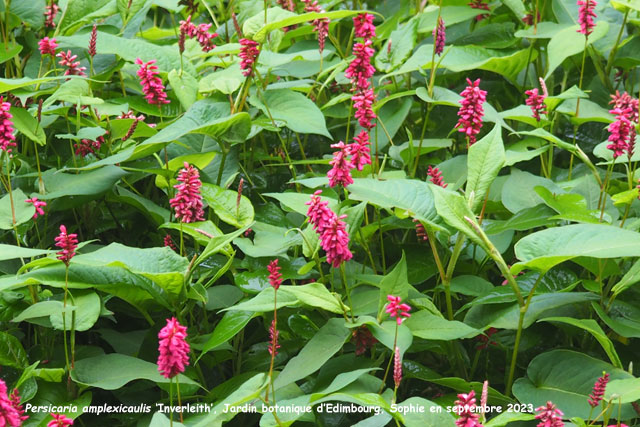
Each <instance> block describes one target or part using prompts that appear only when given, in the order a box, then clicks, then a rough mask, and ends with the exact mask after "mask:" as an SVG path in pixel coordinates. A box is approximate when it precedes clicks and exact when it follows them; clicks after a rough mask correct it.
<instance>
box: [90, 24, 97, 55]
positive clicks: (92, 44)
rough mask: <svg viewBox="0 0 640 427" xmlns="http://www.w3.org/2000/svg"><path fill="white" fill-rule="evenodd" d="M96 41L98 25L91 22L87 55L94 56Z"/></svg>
mask: <svg viewBox="0 0 640 427" xmlns="http://www.w3.org/2000/svg"><path fill="white" fill-rule="evenodd" d="M97 41H98V26H97V25H96V24H93V28H92V29H91V37H89V56H90V57H92V58H93V57H94V56H96V53H97V51H96V42H97Z"/></svg>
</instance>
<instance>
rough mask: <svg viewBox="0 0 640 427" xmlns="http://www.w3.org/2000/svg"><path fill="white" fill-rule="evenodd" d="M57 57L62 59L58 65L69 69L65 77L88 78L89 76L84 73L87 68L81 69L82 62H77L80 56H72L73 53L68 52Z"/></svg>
mask: <svg viewBox="0 0 640 427" xmlns="http://www.w3.org/2000/svg"><path fill="white" fill-rule="evenodd" d="M56 56H57V57H58V58H60V62H58V64H60V65H62V66H63V67H67V69H66V71H65V72H64V75H65V76H83V77H86V76H87V74H86V73H85V72H84V70H86V69H87V68H86V67H79V65H80V61H76V58H78V55H72V54H71V51H70V50H68V51H66V52H59V53H58V54H57V55H56Z"/></svg>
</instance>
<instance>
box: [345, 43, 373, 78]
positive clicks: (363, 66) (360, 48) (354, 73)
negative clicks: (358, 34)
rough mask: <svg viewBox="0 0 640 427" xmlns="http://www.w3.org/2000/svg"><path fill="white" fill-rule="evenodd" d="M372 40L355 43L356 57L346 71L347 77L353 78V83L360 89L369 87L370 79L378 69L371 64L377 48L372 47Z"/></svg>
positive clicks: (354, 51)
mask: <svg viewBox="0 0 640 427" xmlns="http://www.w3.org/2000/svg"><path fill="white" fill-rule="evenodd" d="M371 45H372V41H371V40H365V41H364V42H362V43H356V44H354V45H353V55H355V58H354V59H353V61H351V63H349V67H347V69H346V70H345V72H344V75H345V77H347V78H348V79H351V83H352V84H353V85H354V86H355V87H356V88H357V89H360V90H365V89H368V88H369V86H370V83H369V81H368V80H369V79H370V78H371V77H372V76H373V75H374V73H375V72H376V69H375V68H374V66H373V65H371V58H372V57H373V55H374V54H375V50H373V48H372V47H371Z"/></svg>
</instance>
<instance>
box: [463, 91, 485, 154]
mask: <svg viewBox="0 0 640 427" xmlns="http://www.w3.org/2000/svg"><path fill="white" fill-rule="evenodd" d="M467 83H468V86H467V87H466V88H465V89H464V90H463V91H462V92H461V93H460V96H462V99H461V100H460V101H459V102H460V104H462V106H461V107H460V110H458V116H459V117H460V118H459V119H458V124H457V125H456V127H457V128H458V132H463V133H464V134H465V135H467V137H468V138H469V145H473V144H475V142H476V135H477V134H479V133H480V129H482V117H483V116H484V108H483V106H482V104H484V102H485V101H486V100H487V92H486V91H484V90H482V89H480V79H477V80H476V81H474V82H472V81H471V80H470V79H467Z"/></svg>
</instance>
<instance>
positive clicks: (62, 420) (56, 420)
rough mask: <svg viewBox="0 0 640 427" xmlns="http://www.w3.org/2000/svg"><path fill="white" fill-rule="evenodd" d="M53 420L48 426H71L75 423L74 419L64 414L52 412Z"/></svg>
mask: <svg viewBox="0 0 640 427" xmlns="http://www.w3.org/2000/svg"><path fill="white" fill-rule="evenodd" d="M51 417H52V418H53V420H51V421H49V422H48V423H47V427H69V426H72V425H73V420H72V419H71V418H69V417H67V416H65V415H64V414H51Z"/></svg>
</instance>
